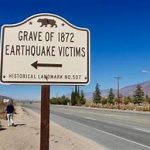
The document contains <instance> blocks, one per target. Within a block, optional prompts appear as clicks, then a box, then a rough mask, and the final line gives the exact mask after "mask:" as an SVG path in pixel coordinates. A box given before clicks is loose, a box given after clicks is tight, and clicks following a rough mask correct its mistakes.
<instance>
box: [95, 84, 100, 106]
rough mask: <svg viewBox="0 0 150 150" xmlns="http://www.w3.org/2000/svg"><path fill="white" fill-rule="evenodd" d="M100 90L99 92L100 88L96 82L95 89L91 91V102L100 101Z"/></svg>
mask: <svg viewBox="0 0 150 150" xmlns="http://www.w3.org/2000/svg"><path fill="white" fill-rule="evenodd" d="M101 99H102V97H101V92H100V89H99V84H98V83H97V84H96V87H95V91H94V93H93V102H94V103H96V104H97V103H100V102H101Z"/></svg>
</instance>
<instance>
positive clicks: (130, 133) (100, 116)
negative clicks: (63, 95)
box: [51, 106, 150, 150]
mask: <svg viewBox="0 0 150 150" xmlns="http://www.w3.org/2000/svg"><path fill="white" fill-rule="evenodd" d="M51 119H52V120H53V121H55V122H56V123H58V124H60V125H62V126H64V127H65V128H68V129H69V130H72V131H74V132H76V133H79V134H81V135H82V136H85V137H87V138H90V139H92V140H94V141H95V142H97V143H99V144H101V145H103V146H105V147H106V148H108V149H110V150H150V113H131V112H123V111H114V110H102V109H100V110H97V109H90V108H80V107H68V106H51Z"/></svg>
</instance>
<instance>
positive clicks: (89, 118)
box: [84, 117, 96, 121]
mask: <svg viewBox="0 0 150 150" xmlns="http://www.w3.org/2000/svg"><path fill="white" fill-rule="evenodd" d="M84 118H85V119H88V120H93V121H96V119H94V118H91V117H84Z"/></svg>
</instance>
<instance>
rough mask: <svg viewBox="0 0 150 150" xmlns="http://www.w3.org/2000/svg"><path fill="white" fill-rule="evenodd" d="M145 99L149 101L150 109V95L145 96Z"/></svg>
mask: <svg viewBox="0 0 150 150" xmlns="http://www.w3.org/2000/svg"><path fill="white" fill-rule="evenodd" d="M145 101H146V102H147V103H148V105H149V111H150V97H149V96H148V95H146V96H145Z"/></svg>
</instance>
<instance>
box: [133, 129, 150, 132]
mask: <svg viewBox="0 0 150 150" xmlns="http://www.w3.org/2000/svg"><path fill="white" fill-rule="evenodd" d="M133 129H135V130H139V131H143V132H148V133H150V130H145V129H140V128H133Z"/></svg>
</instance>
